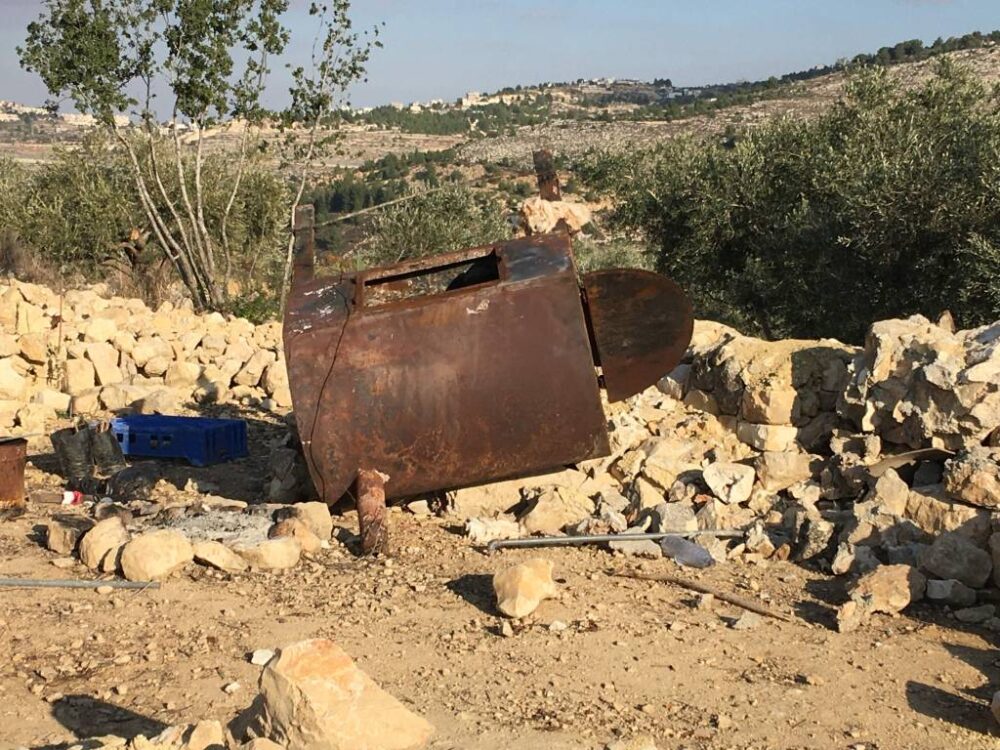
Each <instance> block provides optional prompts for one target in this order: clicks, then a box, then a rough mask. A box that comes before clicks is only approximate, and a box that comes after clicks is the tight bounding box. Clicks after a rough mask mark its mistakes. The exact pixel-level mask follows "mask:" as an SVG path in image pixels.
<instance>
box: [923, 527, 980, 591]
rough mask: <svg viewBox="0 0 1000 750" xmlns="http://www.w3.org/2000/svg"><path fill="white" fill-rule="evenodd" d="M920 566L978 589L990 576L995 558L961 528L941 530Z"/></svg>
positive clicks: (939, 575)
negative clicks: (954, 530) (943, 532)
mask: <svg viewBox="0 0 1000 750" xmlns="http://www.w3.org/2000/svg"><path fill="white" fill-rule="evenodd" d="M920 567H921V568H923V569H924V570H926V571H928V572H929V573H931V574H933V575H935V576H937V577H938V578H942V579H946V580H947V579H949V578H954V579H956V580H959V581H961V582H962V583H964V584H965V585H966V586H971V587H972V588H974V589H978V588H982V587H983V586H984V585H985V583H986V581H988V580H989V578H990V573H991V572H992V570H993V559H992V557H990V553H988V552H986V551H985V550H983V549H980V548H979V547H977V546H976V545H975V544H973V543H972V542H971V541H969V539H968V537H966V536H963V535H962V534H960V533H958V532H949V533H946V534H941V536H939V537H938V538H937V539H935V540H934V543H933V544H931V546H930V547H929V548H928V549H927V550H926V552H925V554H924V555H923V556H922V558H921V560H920Z"/></svg>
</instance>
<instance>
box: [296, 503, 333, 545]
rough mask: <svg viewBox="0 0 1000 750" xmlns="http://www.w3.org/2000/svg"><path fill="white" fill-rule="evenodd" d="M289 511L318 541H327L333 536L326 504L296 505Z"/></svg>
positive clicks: (331, 521) (331, 520)
mask: <svg viewBox="0 0 1000 750" xmlns="http://www.w3.org/2000/svg"><path fill="white" fill-rule="evenodd" d="M290 510H291V512H292V515H293V517H294V518H297V519H298V520H300V521H301V522H302V523H304V524H305V525H306V526H308V527H309V530H310V531H312V533H313V534H315V535H316V536H318V537H319V538H320V539H329V538H330V535H331V534H333V518H331V517H330V506H329V505H327V504H326V503H320V502H310V503H296V504H295V505H293V506H291V508H290Z"/></svg>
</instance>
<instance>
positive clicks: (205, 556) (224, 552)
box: [193, 541, 249, 573]
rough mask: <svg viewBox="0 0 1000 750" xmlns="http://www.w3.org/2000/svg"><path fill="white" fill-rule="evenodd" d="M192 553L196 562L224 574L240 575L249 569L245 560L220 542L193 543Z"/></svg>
mask: <svg viewBox="0 0 1000 750" xmlns="http://www.w3.org/2000/svg"><path fill="white" fill-rule="evenodd" d="M193 553H194V559H195V561H196V562H199V563H201V564H202V565H208V566H209V567H212V568H216V569H218V570H221V571H224V572H226V573H242V572H243V571H245V570H246V569H247V568H248V567H249V566H248V565H247V562H246V560H244V559H243V558H242V557H240V556H239V555H237V554H236V553H235V552H233V551H232V550H231V549H229V547H227V546H226V545H224V544H223V543H222V542H215V541H204V542H195V543H194V546H193Z"/></svg>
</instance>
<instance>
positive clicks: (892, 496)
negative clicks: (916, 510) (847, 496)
mask: <svg viewBox="0 0 1000 750" xmlns="http://www.w3.org/2000/svg"><path fill="white" fill-rule="evenodd" d="M865 500H866V501H867V502H874V503H875V504H876V505H877V506H878V508H879V510H880V511H881V512H882V513H886V514H888V515H892V516H905V515H906V508H907V505H908V504H909V502H910V488H909V486H907V484H906V482H904V481H903V480H902V479H900V477H899V474H897V473H896V470H895V469H886V471H885V473H884V474H882V476H880V477H879V478H878V479H877V480H876V481H875V486H874V487H873V488H872V491H871V492H870V493H869V494H868V496H867V497H866V498H865ZM919 502H920V501H919V500H918V501H915V507H916V505H919Z"/></svg>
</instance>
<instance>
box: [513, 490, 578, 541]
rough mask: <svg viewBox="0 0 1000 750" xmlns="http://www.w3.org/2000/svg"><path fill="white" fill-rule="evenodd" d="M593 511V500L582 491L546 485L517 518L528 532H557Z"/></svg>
mask: <svg viewBox="0 0 1000 750" xmlns="http://www.w3.org/2000/svg"><path fill="white" fill-rule="evenodd" d="M593 512H594V501H593V500H591V499H590V498H589V497H587V496H586V495H584V494H583V493H582V492H580V491H578V490H574V489H571V488H569V487H548V488H546V489H544V490H542V492H541V494H539V496H538V497H537V499H536V500H535V502H534V504H533V505H532V506H531V508H530V510H528V512H527V513H525V514H524V515H523V516H521V518H520V519H519V520H520V522H521V525H522V526H524V529H525V531H527V532H528V533H529V534H558V533H559V532H561V531H562V530H563V529H564V528H565V527H567V526H570V525H572V524H574V523H577V522H579V521H580V520H581V519H584V518H586V517H588V516H589V515H591V514H592V513H593Z"/></svg>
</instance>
